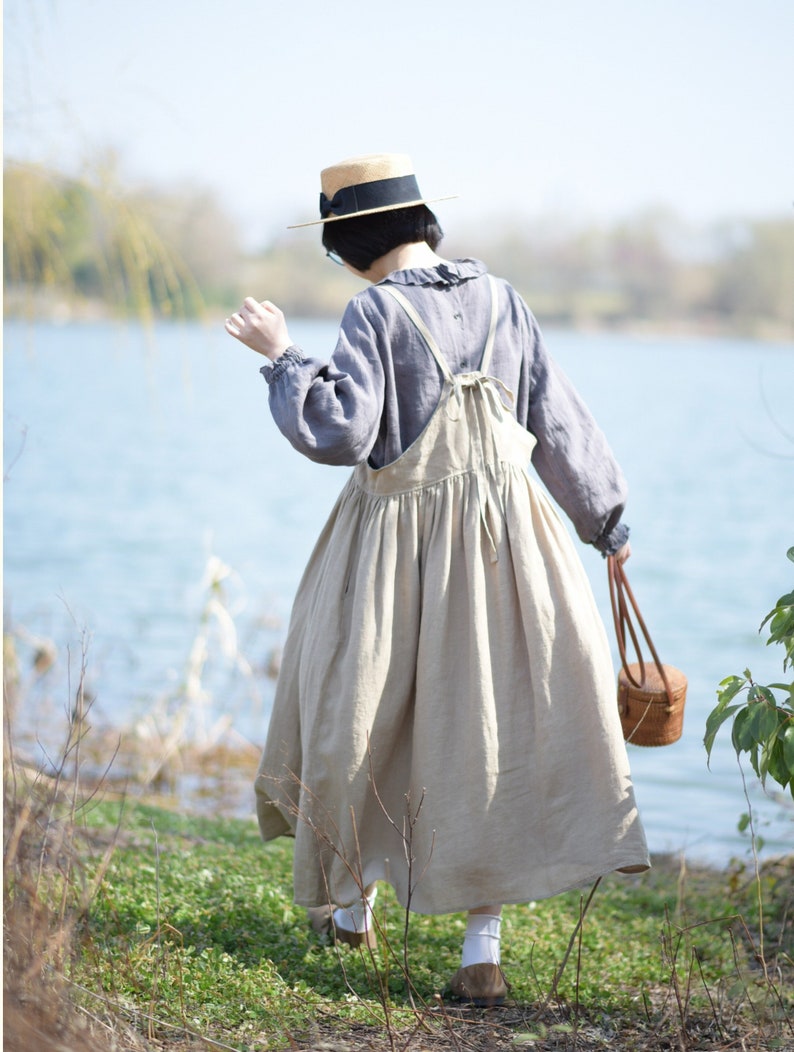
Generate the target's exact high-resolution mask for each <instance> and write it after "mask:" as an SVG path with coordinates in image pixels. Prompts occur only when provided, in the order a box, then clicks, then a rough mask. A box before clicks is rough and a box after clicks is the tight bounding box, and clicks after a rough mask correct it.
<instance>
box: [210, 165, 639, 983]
mask: <svg viewBox="0 0 794 1052" xmlns="http://www.w3.org/2000/svg"><path fill="white" fill-rule="evenodd" d="M321 183H322V191H323V192H322V194H321V218H320V220H319V223H321V224H322V226H323V244H324V246H325V248H326V249H327V252H328V255H329V256H331V257H332V258H333V259H335V260H337V261H339V262H341V263H343V265H344V266H345V267H346V268H347V269H348V270H350V271H351V272H352V273H354V274H357V275H358V276H360V277H363V278H366V279H367V280H368V281H369V282H370V283H371V284H370V286H369V287H368V288H367V289H365V290H364V291H363V292H360V293H359V294H358V295H356V296H354V297H353V299H352V300H351V302H350V303H349V304H348V307H347V309H346V311H345V314H344V317H343V319H342V325H341V331H340V334H339V339H338V342H337V345H336V348H335V350H334V352H333V354H332V355H331V357H330V359H329V360H328V361H321V360H319V359H315V358H311V357H305V356H304V354H303V353H302V351H301V350H300V349H299V348H297V347H295V346H294V345H293V344H292V341H291V340H290V337H289V333H288V330H287V325H286V322H285V319H284V316H283V314H282V313H281V311H279V310H278V308H277V307H275V306H274V305H273V304H272V303H270V302H268V301H265V302H264V303H258V302H257V301H256V300H254V299H252V298H250V297H249V298H247V299H246V300H245V303H244V304H243V306H242V307H241V309H240V310H239V311H238V312H237V313H236V314H234V315H232V317H231V318H230V319H228V320H227V323H226V328H227V330H228V332H229V333H230V334H231V335H233V336H235V337H236V338H237V339H238V340H241V341H242V342H243V343H244V344H246V345H247V346H248V347H250V348H252V349H253V350H255V351H257V352H259V353H260V354H263V355H264V356H265V357H266V358H268V359H269V364H267V365H265V366H264V367H263V368H262V372H263V373H264V376H265V379H266V380H267V382H268V384H269V398H270V408H271V411H272V413H273V416H274V418H275V420H276V423H277V424H278V426H279V428H280V429H281V431H282V432H283V433H284V435H285V436H286V437H287V438H288V439H289V441H290V442H291V443H292V444H293V446H295V448H296V449H298V450H300V452H302V453H303V454H305V455H306V456H308V457H310V458H311V459H312V460H317V461H320V462H322V463H327V464H350V465H355V469H354V472H353V475H352V477H351V479H350V480H349V482H348V484H347V485H346V487H345V488H344V490H343V492H342V494H341V495H340V497H339V500H338V502H337V504H336V506H335V508H334V510H333V512H332V514H331V517H330V519H329V521H328V523H327V525H326V527H325V529H324V531H323V533H322V535H321V536H320V539H319V541H318V543H317V546H316V548H315V551H314V553H313V555H312V557H311V559H310V562H309V565H308V567H307V569H306V571H305V574H304V577H303V580H302V582H301V585H300V587H299V589H298V593H297V596H296V599H295V605H294V609H293V612H292V618H291V622H290V628H289V633H288V637H287V641H286V645H285V650H284V658H283V667H282V671H281V674H280V677H279V682H278V686H277V690H276V697H275V702H274V708H273V714H272V717H271V721H270V727H269V732H268V738H267V744H266V746H265V750H264V754H263V757H262V761H261V765H260V769H259V774H258V777H257V782H256V791H257V802H258V815H259V822H260V828H261V830H262V834H263V836H264V837H265V839H270V838H272V837H275V836H278V835H280V834H293V835H294V836H295V838H296V845H295V866H294V869H295V873H294V878H295V901H296V902H297V903H299V904H301V905H304V906H307V907H309V908H310V911H311V915H312V920H313V924H314V925H315V927H317V928H318V929H319V928H320V927H321V926H322V923H323V920H324V921H325V923H327V924H328V925H329V926H330V928H331V929H332V930H333V932H334V933H335V935H336V937H337V939H340V940H342V941H344V942H348V943H351V944H353V945H368V946H371V945H373V944H374V942H375V931H374V920H373V916H372V902H373V900H374V896H375V893H376V882H377V881H379V880H386V881H388V882H389V883H391V884H392V885H393V887H394V888H395V891H396V894H397V897H398V899H399V901H400V902H401V903H402V905H403V906H405V907H406V908H409V909H411V910H414V911H416V912H419V913H449V912H457V911H467V912H468V917H469V919H468V925H467V932H466V936H465V939H464V945H463V952H462V959H461V965H460V968H459V970H458V971H457V973H456V974H455V976H454V977H453V979H452V983H451V988H452V993H453V995H454V996H456V997H458V998H461V999H465V1000H470V1001H474V1002H475V1003H477V1004H496V1003H500V1002H501V1001H502V1000H503V999H504V996H505V994H506V991H507V986H506V982H505V978H504V976H503V973H502V971H501V967H500V952H499V924H500V917H501V909H502V905H503V904H505V903H521V902H527V901H529V900H531V899H537V898H543V897H548V896H551V895H555V894H557V893H559V892H561V891H564V890H566V889H569V888H572V887H578V886H581V885H583V884H585V883H587V882H591V881H592V880H594V879H595V878H597V877H598V876H600V875H602V874H604V873H607V872H610V871H612V870H622V871H637V870H642V869H645V868H647V866H648V855H647V849H646V845H645V839H644V834H643V831H642V827H641V824H640V820H639V817H638V814H637V809H636V806H635V802H634V795H633V790H632V786H631V780H630V774H629V769H628V762H627V759H626V751H625V747H624V744H623V738H622V734H621V729H620V723H619V719H618V714H617V709H616V704H615V685H614V678H613V670H612V664H611V658H610V654H609V648H608V644H607V640H606V634H605V632H604V628H603V625H602V623H601V621H600V619H599V615H598V613H597V611H596V607H595V603H594V601H593V597H592V594H591V591H590V588H589V585H588V582H587V579H586V576H585V573H584V570H583V568H582V565H581V562H580V560H579V558H578V556H577V554H576V552H575V550H574V546H573V543H572V542H571V540H570V538H569V535H568V533H567V531H566V530H565V528H564V527H563V525H562V523H561V522H560V520H559V518H558V516H557V514H556V513H555V511H554V510H553V509H552V506H551V504H550V502H549V500H548V499H547V497H546V496H545V494H544V493H543V491H542V490H541V489H540V487H538V486H537V484H536V483H535V482H534V481H533V480H532V479H530V477H529V476H528V475H527V472H526V467H527V465H528V462H529V461H530V459H531V461H532V463H533V465H534V467H535V469H536V470H537V472H538V474H539V475H540V477H541V479H542V480H543V482H544V483H545V485H546V487H547V488H548V490H549V491H550V492H551V494H552V496H553V497H554V498H555V500H556V501H557V502H558V503H559V504H560V506H561V507H562V508H563V509H564V510H565V512H566V513H567V514H568V515H569V516H570V518H571V520H572V521H573V523H574V526H575V528H576V530H577V532H578V534H579V536H580V538H581V539H582V540H583V541H585V542H587V543H590V544H593V545H595V546H596V548H598V549H599V550H600V551H601V552H602V553H604V554H617V557H618V558H619V559H621V560H623V559H625V558H627V557H628V554H629V546H628V529H627V527H626V526H625V525H624V524H623V523H622V521H621V516H622V512H623V506H624V503H625V498H626V486H625V482H624V479H623V476H622V474H621V472H620V469H619V467H618V465H617V464H616V463H615V459H614V457H613V455H612V453H611V452H610V450H609V447H608V446H607V444H606V441H605V439H604V437H603V435H602V434H601V432H600V431H599V429H598V428H597V426H596V424H595V423H594V421H593V419H592V417H591V416H590V413H589V412H588V410H587V408H586V407H585V405H584V404H583V403H582V401H581V399H580V398H579V397H578V395H577V394H576V392H575V391H574V390H573V388H572V387H571V385H570V384H569V382H568V381H567V379H566V378H565V377H564V376H563V375H562V374H561V373H560V371H559V370H558V369H557V368H556V367H555V366H554V364H553V363H552V361H551V360H550V359H549V357H548V354H547V352H546V349H545V347H544V344H543V341H542V339H541V336H540V332H539V331H538V327H537V324H536V322H535V319H534V318H533V316H532V314H531V313H530V312H529V310H528V308H527V307H526V305H525V304H524V302H523V301H522V300H521V298H520V297H519V296H518V295H517V293H516V292H515V291H514V290H513V289H512V288H511V287H510V285H508V284H507V283H506V282H504V281H496V280H495V279H493V278H492V277H491V276H490V275H488V273H487V271H486V268H485V266H484V265H483V264H482V263H480V262H478V261H476V260H471V259H463V260H453V261H448V260H445V259H443V258H442V257H441V256H439V255H438V254H437V253H436V249H437V248H438V245H439V242H440V240H441V236H442V234H441V230H440V228H439V226H438V222H437V220H436V218H435V216H434V215H433V213H432V212H431V211H430V210H429V208H428V207H427V205H428V203H429V202H428V201H426V200H425V199H423V198H422V195H421V193H420V192H419V188H418V186H417V183H416V178H415V175H414V172H413V169H412V166H411V162H410V159H409V158H408V157H405V156H403V155H392V154H386V155H370V156H366V157H358V158H353V159H351V160H348V161H344V162H342V163H341V164H337V165H334V166H332V167H331V168H327V169H325V170H324V171H323V172H322V175H321ZM304 225H309V224H304ZM337 902H338V903H342V904H343V907H344V908H337V907H334V906H333V905H332V903H337Z"/></svg>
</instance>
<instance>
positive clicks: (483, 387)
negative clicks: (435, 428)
mask: <svg viewBox="0 0 794 1052" xmlns="http://www.w3.org/2000/svg"><path fill="white" fill-rule="evenodd" d="M447 382H448V384H449V394H448V396H447V406H446V411H447V414H448V415H449V418H450V420H459V419H460V418H461V416H462V415H463V411H464V410H463V404H464V403H463V399H464V392H467V391H468V392H471V395H473V397H474V400H475V413H474V414H473V417H474V419H472V420H471V421H470V428H471V438H472V445H473V447H474V452H475V457H476V460H477V466H478V471H477V473H476V476H475V477H476V479H477V502H478V504H479V507H480V520H481V521H482V525H483V528H484V530H485V532H486V534H487V536H488V540H489V541H490V544H491V562H494V563H495V562H498V561H499V552H498V549H497V547H496V541H495V540H494V535H493V530H492V529H491V525H490V522H489V519H490V518H491V515H490V511H491V504H492V503H493V497H492V494H495V495H496V504H497V509H498V515H499V517H500V518H503V517H504V514H505V508H504V502H503V500H502V493H501V487H498V486H488V485H487V483H486V482H485V479H486V478H487V479H492V478H493V477H494V468H495V466H496V464H497V463H498V462H499V460H500V459H501V457H500V454H499V445H498V442H497V438H496V432H497V429H498V427H499V425H500V424H501V423H502V421H503V420H504V419H505V410H507V411H508V412H509V410H510V408H511V407H512V405H513V403H514V402H515V395H514V394H513V392H512V391H511V390H510V388H509V387H508V386H507V385H506V384H504V383H503V382H502V381H501V380H500V379H499V377H498V376H486V375H485V374H484V373H479V372H475V373H459V374H458V375H457V376H455V375H453V376H451V377H450V378H449V380H448V381H447ZM500 389H501V390H500ZM451 409H454V412H451V411H450V410H451ZM489 416H490V417H491V419H489Z"/></svg>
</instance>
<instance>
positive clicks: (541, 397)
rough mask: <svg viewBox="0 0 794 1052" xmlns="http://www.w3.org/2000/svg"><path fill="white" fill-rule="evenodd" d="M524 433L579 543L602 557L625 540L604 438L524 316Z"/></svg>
mask: <svg viewBox="0 0 794 1052" xmlns="http://www.w3.org/2000/svg"><path fill="white" fill-rule="evenodd" d="M527 314H528V324H529V350H530V375H529V408H528V417H527V427H528V429H529V430H530V431H531V432H532V434H533V435H534V436H535V437H536V439H537V445H536V447H535V449H534V451H533V454H532V463H533V465H534V467H535V470H536V471H537V473H538V475H539V476H540V478H541V479H542V481H543V483H544V485H545V486H546V488H547V489H548V491H549V492H550V493H551V495H552V496H553V497H554V499H555V500H556V501H557V503H558V504H559V505H560V507H561V508H562V509H563V510H564V511H565V513H566V514H567V515H568V516H569V518H570V519H571V522H572V523H573V525H574V527H575V529H576V532H577V534H578V535H579V537H580V539H581V540H582V541H584V542H585V543H586V544H593V545H595V547H596V548H597V549H598V550H599V551H600V552H602V554H604V555H607V554H612V553H614V552H616V551H617V550H618V548H620V547H621V546H622V545H623V544H625V542H626V541H627V540H628V536H629V530H628V527H627V526H626V525H625V524H623V523H622V522H621V521H620V518H621V515H622V514H623V509H624V507H625V503H626V497H627V495H628V487H627V484H626V480H625V478H624V476H623V472H622V471H621V469H620V466H619V465H618V463H617V461H616V460H615V457H614V455H613V453H612V450H611V449H610V447H609V445H608V443H607V440H606V438H605V437H604V434H603V432H602V431H601V430H600V428H599V427H598V425H597V424H596V422H595V420H594V419H593V416H592V414H591V413H590V410H589V409H588V408H587V406H586V405H585V403H584V401H583V400H582V398H581V396H580V395H579V394H578V393H577V391H576V390H575V388H574V387H573V385H572V384H571V382H570V381H569V380H568V378H567V376H566V375H565V374H564V373H563V372H562V370H561V369H560V368H559V367H558V366H557V365H556V363H555V362H554V361H553V360H552V358H551V357H550V356H549V354H548V351H547V350H546V347H545V344H544V342H543V337H542V335H541V333H540V329H539V328H538V324H537V322H536V320H535V318H534V317H533V316H532V315H531V314H530V313H529V312H527Z"/></svg>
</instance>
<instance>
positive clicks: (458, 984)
mask: <svg viewBox="0 0 794 1052" xmlns="http://www.w3.org/2000/svg"><path fill="white" fill-rule="evenodd" d="M449 986H450V990H451V992H452V996H453V997H454V998H455V1000H456V1001H466V1002H467V1003H468V1004H472V1005H475V1006H476V1007H477V1008H493V1007H495V1006H496V1005H500V1004H503V1003H504V999H505V997H506V996H507V981H506V980H505V977H504V972H503V971H502V969H501V968H500V967H499V965H498V964H470V965H469V966H468V967H467V968H458V970H457V971H456V972H455V974H454V975H453V976H452V982H451V983H450V984H449Z"/></svg>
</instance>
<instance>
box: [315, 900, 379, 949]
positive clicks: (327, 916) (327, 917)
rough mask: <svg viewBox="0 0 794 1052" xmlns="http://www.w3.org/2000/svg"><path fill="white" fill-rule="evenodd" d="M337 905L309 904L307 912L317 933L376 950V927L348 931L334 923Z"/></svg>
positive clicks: (348, 944)
mask: <svg viewBox="0 0 794 1052" xmlns="http://www.w3.org/2000/svg"><path fill="white" fill-rule="evenodd" d="M336 908H337V907H336V906H309V907H308V909H307V910H306V912H307V913H308V915H309V924H310V925H311V929H312V931H313V932H314V933H315V934H316V935H330V936H331V937H332V938H333V939H334V940H335V941H336V942H343V943H345V945H346V946H355V947H359V948H360V947H362V946H363V947H365V948H366V949H368V950H374V949H375V947H376V946H377V945H378V936H377V934H376V932H375V929H374V928H369V929H368V930H367V931H347V930H346V929H345V928H340V927H339V926H338V925H337V924H335V923H334V910H335V909H336Z"/></svg>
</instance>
